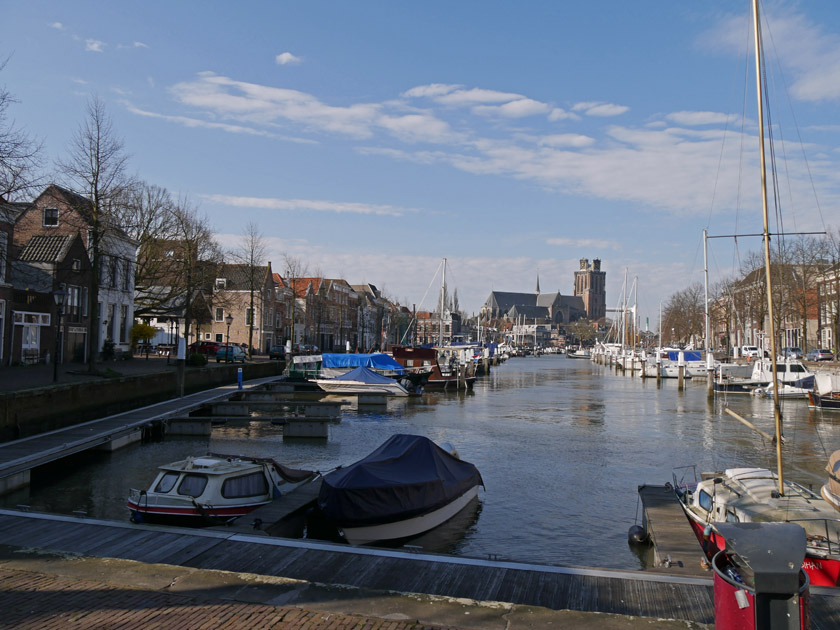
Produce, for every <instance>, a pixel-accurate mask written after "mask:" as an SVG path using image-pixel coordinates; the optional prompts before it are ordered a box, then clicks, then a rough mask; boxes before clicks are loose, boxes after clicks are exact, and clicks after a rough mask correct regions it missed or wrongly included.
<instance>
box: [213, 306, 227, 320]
mask: <svg viewBox="0 0 840 630" xmlns="http://www.w3.org/2000/svg"><path fill="white" fill-rule="evenodd" d="M213 319H215V320H216V321H217V322H223V321H225V309H223V308H222V307H221V306H217V307H216V316H215V317H214V318H213Z"/></svg>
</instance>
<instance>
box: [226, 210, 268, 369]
mask: <svg viewBox="0 0 840 630" xmlns="http://www.w3.org/2000/svg"><path fill="white" fill-rule="evenodd" d="M266 249H267V247H266V243H265V239H264V238H263V235H262V232H260V228H259V226H257V224H256V223H254V222H253V221H250V222H248V224H247V225H246V226H245V233H244V234H243V235H242V241H241V242H240V244H239V247H238V248H237V249H236V250H234V251H233V252H232V253H231V258H232V259H233V260H234V262H236V263H237V264H239V265H242V267H243V268H244V270H245V282H246V285H247V289H248V307H249V310H248V312H249V313H250V317H249V318H248V321H247V323H248V356H249V357H250V356H251V355H252V354H253V352H254V348H253V346H254V325H255V324H256V319H257V310H256V303H257V296H258V294H259V296H260V299H261V301H262V308H260V313H261V314H262V316H263V318H264V317H265V309H266V308H267V305H266V303H265V297H266V296H265V295H263V294H262V293H261V289H262V288H263V286H264V284H265V273H266V269H265V259H266Z"/></svg>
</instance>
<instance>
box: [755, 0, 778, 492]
mask: <svg viewBox="0 0 840 630" xmlns="http://www.w3.org/2000/svg"><path fill="white" fill-rule="evenodd" d="M753 27H754V29H755V78H756V86H757V92H758V94H757V96H758V145H759V153H760V156H761V203H762V208H763V215H764V273H765V276H766V277H765V283H766V284H767V313H768V316H769V319H770V325H769V328H770V364H771V370H772V380H771V383H772V384H773V414H774V417H775V421H776V465H777V468H778V477H779V494H780V495H784V493H785V488H784V479H783V477H782V412H781V409H780V407H779V381H778V374H777V372H776V322H775V318H774V316H773V291H772V285H771V275H772V274H771V273H770V219H769V213H768V210H767V162H766V159H765V156H764V102H763V99H762V83H761V76H762V71H761V23H760V18H759V15H758V0H753Z"/></svg>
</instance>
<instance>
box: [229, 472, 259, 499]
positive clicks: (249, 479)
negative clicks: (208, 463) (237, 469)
mask: <svg viewBox="0 0 840 630" xmlns="http://www.w3.org/2000/svg"><path fill="white" fill-rule="evenodd" d="M264 494H268V482H267V481H266V479H265V475H264V474H263V473H262V472H255V473H251V474H250V475H242V476H241V477H231V478H230V479H225V482H224V483H223V484H222V496H223V497H224V498H225V499H238V498H241V497H256V496H259V495H264Z"/></svg>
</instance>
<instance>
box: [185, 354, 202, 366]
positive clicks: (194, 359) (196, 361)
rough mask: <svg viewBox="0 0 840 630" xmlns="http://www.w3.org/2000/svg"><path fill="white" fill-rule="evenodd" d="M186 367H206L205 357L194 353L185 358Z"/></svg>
mask: <svg viewBox="0 0 840 630" xmlns="http://www.w3.org/2000/svg"><path fill="white" fill-rule="evenodd" d="M187 365H193V366H195V367H201V366H203V365H207V357H206V356H204V355H203V354H201V353H199V352H194V353H193V354H191V355H190V356H189V357H187Z"/></svg>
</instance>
